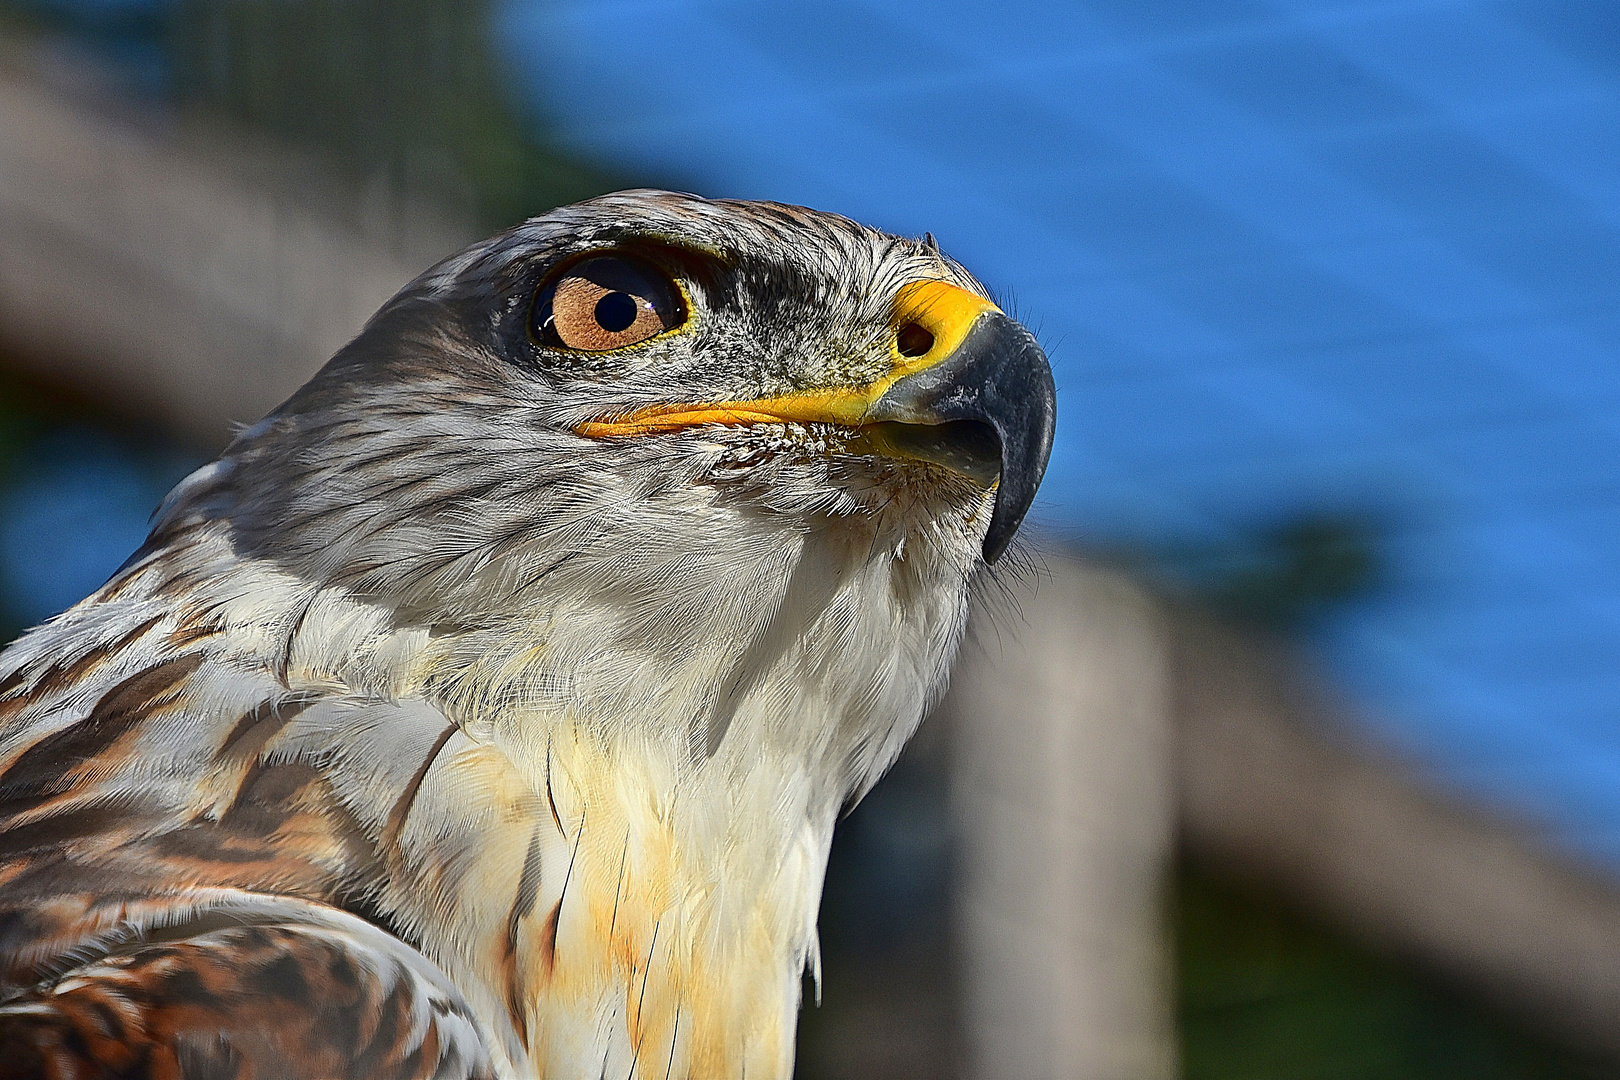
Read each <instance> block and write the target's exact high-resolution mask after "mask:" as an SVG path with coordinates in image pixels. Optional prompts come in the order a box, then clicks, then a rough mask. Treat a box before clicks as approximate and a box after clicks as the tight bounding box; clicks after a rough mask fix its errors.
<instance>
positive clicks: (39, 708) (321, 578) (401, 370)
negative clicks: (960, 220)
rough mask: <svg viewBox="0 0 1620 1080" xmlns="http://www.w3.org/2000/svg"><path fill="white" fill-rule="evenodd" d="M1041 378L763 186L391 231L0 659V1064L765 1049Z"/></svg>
mask: <svg viewBox="0 0 1620 1080" xmlns="http://www.w3.org/2000/svg"><path fill="white" fill-rule="evenodd" d="M1054 408H1055V398H1054V391H1053V383H1052V377H1051V371H1050V369H1049V367H1048V365H1047V362H1046V358H1045V356H1044V354H1043V353H1042V352H1041V349H1040V348H1039V346H1038V345H1037V344H1036V342H1035V340H1034V338H1033V337H1032V336H1031V335H1030V334H1029V332H1028V331H1027V330H1025V329H1024V328H1023V327H1021V326H1020V325H1018V324H1017V323H1016V322H1014V321H1013V320H1012V319H1010V318H1009V317H1008V316H1006V315H1005V314H1003V313H1002V312H1001V310H1000V309H998V308H997V307H996V305H995V304H993V303H992V302H991V301H990V300H989V299H988V297H987V294H986V292H985V290H984V289H983V288H982V287H981V286H980V285H979V284H978V283H976V282H975V281H974V279H973V278H972V277H970V276H969V275H968V273H967V272H966V271H964V270H963V269H962V267H961V266H959V265H958V264H957V263H955V262H953V261H952V260H950V259H949V258H947V257H945V256H944V255H943V254H941V252H940V250H939V248H938V246H937V245H936V244H935V243H934V242H933V240H932V238H931V237H929V238H925V239H923V240H912V239H905V238H900V237H895V236H889V235H886V234H883V233H881V232H877V231H875V230H872V229H869V228H866V227H863V226H861V225H858V224H856V223H854V222H852V221H849V220H847V219H845V218H842V217H837V216H834V215H831V214H825V213H818V212H815V211H812V210H807V209H804V208H801V207H795V206H785V205H777V204H770V203H750V202H734V201H718V200H715V201H710V200H706V199H702V198H699V197H696V196H689V195H677V194H671V193H666V192H652V191H638V192H623V193H619V194H615V195H609V196H605V197H602V198H598V199H595V200H592V201H588V202H584V203H580V204H578V205H574V206H570V207H564V208H562V209H559V210H556V211H553V212H551V213H549V214H546V215H544V216H542V217H538V218H535V219H533V220H530V221H528V222H526V223H524V224H522V225H520V226H518V227H516V228H514V229H511V230H509V231H507V232H505V233H502V234H500V235H498V236H496V237H494V238H493V239H490V240H487V241H485V242H483V243H480V244H477V245H475V246H473V247H472V248H470V249H468V250H467V251H464V252H462V253H461V254H459V255H456V256H454V257H452V258H450V259H447V260H446V261H444V262H442V263H440V264H439V265H438V266H436V267H434V268H433V269H431V270H429V271H427V272H426V273H425V274H423V275H422V276H421V277H420V278H418V279H417V280H416V281H414V282H412V283H411V284H410V285H409V286H407V287H406V288H405V289H404V290H403V291H402V292H400V293H399V295H398V296H396V297H395V298H394V299H392V300H391V301H389V302H388V304H386V305H385V306H384V307H383V308H382V309H381V311H379V312H378V313H377V314H376V315H375V317H373V318H372V319H371V321H370V322H369V323H368V324H367V325H366V327H365V328H364V330H363V331H362V332H361V333H360V334H359V336H358V337H356V338H355V340H354V341H353V342H351V343H350V344H349V345H348V346H346V347H345V348H344V349H343V350H342V351H340V352H339V353H338V354H337V355H336V356H335V357H334V358H333V359H332V360H331V362H330V363H328V364H327V365H326V366H325V367H324V368H323V369H322V370H321V371H320V372H319V373H318V374H316V376H315V377H314V378H313V379H312V380H311V381H310V382H309V383H308V384H307V385H305V386H304V387H303V388H302V389H300V390H299V391H298V392H297V393H296V394H294V395H293V397H292V398H291V399H289V400H288V401H287V402H286V403H285V404H284V405H282V406H281V407H280V408H278V409H277V410H276V411H275V412H273V413H271V414H270V415H269V416H268V417H267V418H265V419H264V420H262V421H260V422H259V423H257V424H255V425H253V426H251V427H249V428H247V429H245V430H243V431H242V432H241V433H240V434H239V435H238V437H237V438H236V439H235V440H234V441H233V442H232V444H231V445H230V446H229V447H228V448H227V449H226V451H225V452H224V454H223V455H222V456H221V457H220V458H219V459H218V460H217V461H215V462H214V463H212V464H210V465H208V466H206V467H205V468H203V469H201V470H199V471H197V472H196V473H194V474H193V475H191V476H190V477H188V478H187V479H185V480H184V481H183V482H181V483H180V485H179V486H178V487H176V488H175V490H174V491H173V492H172V493H171V494H170V495H169V497H168V498H167V500H166V501H165V502H164V503H163V505H162V506H161V507H159V509H158V511H157V514H156V516H155V519H154V527H153V529H152V532H151V535H150V537H149V539H148V540H147V542H146V543H145V545H144V546H143V547H141V548H140V550H138V551H137V552H136V553H135V554H134V555H133V556H131V558H130V559H129V561H128V562H127V563H126V564H125V565H124V566H123V567H122V568H120V569H119V570H118V572H117V573H116V574H115V575H114V576H113V577H112V579H111V580H110V581H108V582H107V584H106V585H104V586H103V587H102V588H101V589H100V590H99V591H97V592H96V593H95V594H94V595H92V596H90V597H89V598H88V599H86V600H84V601H83V602H82V603H80V604H78V605H77V606H75V607H73V608H72V609H70V610H69V611H67V612H65V613H64V614H62V615H60V616H57V617H56V618H54V619H52V620H51V621H50V622H48V623H46V624H45V625H43V626H41V627H38V628H37V629H35V630H33V631H31V632H30V633H28V634H27V635H25V636H24V637H23V638H21V639H20V640H19V641H18V642H16V643H15V644H13V645H12V646H11V647H10V648H9V649H8V650H6V651H5V653H4V654H3V655H0V1046H3V1048H4V1053H3V1054H0V1075H3V1076H8V1077H10V1076H49V1077H62V1078H69V1077H74V1078H78V1077H154V1078H155V1077H186V1078H196V1077H236V1076H239V1077H259V1078H264V1077H296V1078H301V1080H312V1078H331V1077H352V1078H355V1080H359V1078H368V1080H370V1078H382V1077H387V1078H396V1077H397V1078H405V1077H443V1078H461V1077H545V1078H551V1080H585V1078H596V1077H614V1078H627V1080H638V1078H652V1077H656V1078H676V1077H685V1078H692V1080H723V1078H738V1080H740V1078H743V1077H747V1078H748V1080H768V1078H778V1080H785V1078H786V1077H788V1076H789V1075H790V1073H791V1070H792V1057H793V1034H794V1026H795V1020H796V1014H797V1010H798V1006H799V995H800V980H801V977H802V973H803V971H804V970H805V968H806V967H807V966H810V967H812V968H813V967H814V966H815V965H816V963H817V942H816V928H815V924H816V910H817V904H818V900H819V896H820V892H821V884H822V875H823V872H824V869H825V867H826V862H827V851H828V844H829V842H830V839H831V835H832V830H833V823H834V819H835V817H836V816H837V814H838V812H839V809H840V808H841V807H843V806H845V805H846V804H849V803H850V802H851V801H852V800H854V799H858V798H859V797H860V796H861V795H862V794H863V793H864V792H865V791H866V790H867V788H869V787H870V785H871V784H872V783H873V782H874V781H875V780H876V778H877V777H878V776H879V775H880V774H881V773H882V772H883V770H884V769H885V768H886V767H887V766H888V765H889V764H890V763H891V762H892V761H893V760H894V758H895V755H896V754H897V753H898V752H899V750H900V748H901V746H902V744H903V743H904V742H905V740H906V739H907V737H908V736H909V735H910V733H911V732H912V730H913V729H914V728H915V726H916V725H917V723H918V721H919V720H920V719H921V717H922V715H923V713H924V711H925V709H926V708H927V707H928V705H929V703H930V702H932V701H933V700H934V699H935V698H936V697H937V695H938V694H939V693H940V691H941V687H942V685H943V683H944V681H945V677H946V672H947V669H948V666H949V664H950V661H951V658H952V654H953V652H954V651H955V648H956V645H957V642H958V640H959V638H960V636H961V633H962V629H963V623H964V620H965V613H966V610H967V601H968V591H969V584H970V582H971V580H972V579H973V578H974V577H975V575H976V573H977V572H978V571H979V568H980V567H982V566H983V565H984V564H985V563H987V562H990V561H993V560H994V559H995V558H996V557H997V556H998V555H1000V554H1001V553H1002V551H1003V549H1004V548H1006V546H1007V544H1008V542H1009V540H1010V539H1011V537H1012V536H1013V533H1014V531H1015V530H1016V529H1017V527H1018V524H1019V522H1020V520H1021V518H1022V517H1023V515H1024V513H1025V511H1026V510H1027V509H1028V507H1029V505H1030V502H1031V500H1032V498H1033V496H1034V492H1035V488H1036V485H1037V484H1038V483H1039V481H1040V478H1041V474H1042V471H1043V470H1044V468H1045V465H1046V460H1047V455H1048V452H1049V450H1050V446H1051V440H1052V431H1053V418H1054Z"/></svg>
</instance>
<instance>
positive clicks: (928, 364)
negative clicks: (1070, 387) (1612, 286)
mask: <svg viewBox="0 0 1620 1080" xmlns="http://www.w3.org/2000/svg"><path fill="white" fill-rule="evenodd" d="M891 321H892V323H893V325H894V327H895V330H896V344H895V346H894V347H893V350H892V355H891V360H892V364H891V367H890V370H889V371H888V372H886V373H885V374H884V375H883V376H882V377H881V378H879V379H877V380H875V381H874V382H872V383H870V384H868V385H866V386H860V387H848V388H838V389H833V390H816V391H808V392H804V393H797V394H785V395H781V396H778V397H770V398H757V399H754V400H752V401H726V402H717V403H714V404H672V405H654V406H650V407H648V408H643V409H638V410H636V411H635V412H633V413H630V414H628V415H625V416H619V417H614V418H607V417H604V418H601V419H597V420H590V421H586V422H584V423H581V424H578V425H576V426H575V428H574V430H575V431H576V432H578V433H579V434H581V435H586V436H589V437H593V438H605V437H613V436H630V435H647V434H654V433H657V432H667V431H679V430H681V429H683V428H688V427H693V426H695V425H698V424H729V425H744V424H768V423H832V424H838V425H841V426H844V427H849V428H853V429H855V430H856V440H855V441H856V444H857V445H863V446H864V448H865V449H868V450H870V451H871V452H874V453H880V454H886V455H889V456H893V457H905V458H916V459H921V460H925V461H932V462H934V463H936V464H939V465H943V466H945V467H946V468H949V469H952V470H954V471H956V472H958V473H961V474H963V475H965V476H969V477H972V478H974V479H976V480H978V481H979V482H980V483H983V484H985V485H986V486H989V485H991V484H994V485H995V488H996V502H995V509H994V510H993V511H992V512H991V515H990V526H989V529H988V530H987V531H986V533H985V536H984V546H983V553H984V560H985V562H990V563H993V562H995V561H996V559H997V558H999V557H1000V556H1001V553H1002V552H1003V551H1005V550H1006V549H1007V545H1008V544H1009V543H1011V541H1012V538H1013V534H1014V533H1016V532H1017V531H1018V525H1019V523H1020V522H1021V521H1023V519H1024V514H1025V513H1027V512H1028V510H1029V507H1030V504H1031V503H1032V502H1033V501H1034V499H1035V490H1036V488H1038V487H1039V486H1040V482H1041V476H1042V475H1043V474H1044V473H1045V472H1046V462H1047V458H1048V456H1049V455H1050V454H1051V451H1052V435H1053V430H1054V426H1055V423H1056V418H1057V392H1056V388H1055V387H1054V385H1053V382H1052V369H1051V367H1050V366H1049V365H1048V364H1047V361H1046V354H1045V353H1044V352H1042V351H1041V347H1040V346H1039V345H1038V344H1036V342H1035V337H1034V335H1032V334H1031V333H1030V332H1029V331H1028V330H1026V329H1024V328H1023V327H1022V326H1020V325H1019V324H1018V323H1016V322H1014V321H1013V320H1012V319H1009V318H1008V317H1007V316H1006V315H1005V314H1003V313H1002V311H1001V309H999V308H997V307H996V306H995V305H994V304H992V303H990V302H989V301H987V300H985V299H983V298H982V297H979V296H976V295H974V294H973V293H970V292H968V291H967V290H966V289H962V288H959V287H957V286H955V285H952V284H950V283H948V282H944V281H920V282H913V283H912V284H910V285H906V286H905V287H903V288H902V289H900V291H899V293H898V295H897V296H896V297H895V305H894V312H893V316H892V319H891ZM908 346H909V348H908ZM903 349H905V350H906V351H905V352H902V350H903Z"/></svg>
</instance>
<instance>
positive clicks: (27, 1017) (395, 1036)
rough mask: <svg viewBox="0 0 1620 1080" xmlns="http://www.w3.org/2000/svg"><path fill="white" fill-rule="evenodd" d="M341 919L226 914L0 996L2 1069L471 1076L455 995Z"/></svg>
mask: <svg viewBox="0 0 1620 1080" xmlns="http://www.w3.org/2000/svg"><path fill="white" fill-rule="evenodd" d="M373 944H374V943H371V942H365V941H360V940H357V939H356V938H354V937H353V936H351V935H349V934H346V933H344V932H343V931H341V930H334V929H330V928H326V927H305V926H291V925H285V924H278V925H261V926H233V927H227V928H223V929H218V930H214V931H212V932H209V933H204V934H199V935H197V936H195V937H190V938H185V939H183V940H178V941H172V942H165V943H161V944H152V945H145V946H142V947H140V948H137V949H134V950H132V951H130V952H128V953H126V954H123V955H115V956H110V957H107V958H105V959H102V960H99V961H96V962H95V963H93V964H89V965H86V966H84V967H81V968H78V969H75V970H74V971H71V972H69V973H68V974H67V975H66V976H64V977H63V978H61V979H59V980H57V981H56V982H55V983H53V984H52V985H50V986H48V987H45V988H43V989H40V990H36V991H34V992H32V993H29V994H27V995H25V996H23V997H20V998H14V999H12V1000H11V1001H9V1002H7V1003H6V1004H5V1005H0V1047H3V1048H4V1052H3V1053H0V1080H21V1078H24V1077H29V1078H33V1077H49V1078H53V1080H54V1078H58V1077H60V1078H63V1080H91V1078H96V1080H100V1078H104V1077H105V1078H111V1077H118V1078H130V1080H134V1078H143V1080H145V1078H151V1080H159V1078H163V1080H170V1078H174V1080H202V1078H208V1080H214V1078H226V1077H240V1078H242V1080H248V1078H269V1077H278V1078H286V1080H295V1078H296V1080H339V1078H344V1080H347V1078H353V1080H396V1078H397V1080H416V1078H428V1077H432V1078H436V1080H463V1078H465V1080H472V1078H475V1077H478V1078H481V1077H489V1076H492V1075H493V1074H492V1072H491V1067H490V1064H489V1061H488V1058H487V1055H486V1054H485V1053H484V1051H483V1050H482V1048H481V1046H480V1043H479V1039H478V1036H477V1034H476V1029H475V1027H474V1022H473V1020H472V1019H471V1017H470V1016H469V1015H468V1013H467V1011H466V1007H465V1005H464V1004H463V1003H462V1002H460V1001H459V999H458V998H456V997H453V996H451V995H448V994H446V993H444V992H443V991H442V990H441V989H440V988H438V987H435V986H433V985H431V983H430V982H429V981H428V980H425V979H424V978H422V976H421V972H420V970H419V969H418V967H417V965H416V964H412V963H407V962H406V961H405V960H404V959H403V958H401V957H398V956H392V955H389V954H388V951H386V950H379V949H377V948H374V947H373Z"/></svg>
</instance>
